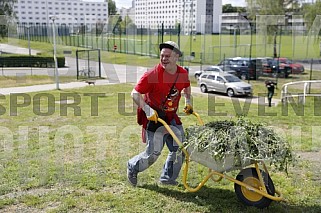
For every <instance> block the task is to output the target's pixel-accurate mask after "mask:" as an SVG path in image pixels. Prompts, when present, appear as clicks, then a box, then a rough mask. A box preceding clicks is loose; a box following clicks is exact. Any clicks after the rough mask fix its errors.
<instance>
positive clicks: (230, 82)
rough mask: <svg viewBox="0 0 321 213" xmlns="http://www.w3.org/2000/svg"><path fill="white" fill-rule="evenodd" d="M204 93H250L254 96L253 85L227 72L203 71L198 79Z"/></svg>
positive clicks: (231, 94) (233, 94)
mask: <svg viewBox="0 0 321 213" xmlns="http://www.w3.org/2000/svg"><path fill="white" fill-rule="evenodd" d="M198 84H199V86H200V89H201V91H202V92H203V93H206V92H209V91H215V92H220V93H225V94H227V95H228V96H230V97H232V96H236V95H249V96H252V85H251V84H248V83H246V82H244V81H241V79H239V78H238V77H236V76H235V75H232V74H227V73H218V72H211V73H208V72H206V73H203V74H202V75H201V76H200V78H199V81H198Z"/></svg>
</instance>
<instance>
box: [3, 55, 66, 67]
mask: <svg viewBox="0 0 321 213" xmlns="http://www.w3.org/2000/svg"><path fill="white" fill-rule="evenodd" d="M57 62H58V67H64V66H65V57H64V56H58V57H57ZM54 66H55V62H54V58H53V56H43V55H36V56H35V55H31V56H29V55H1V56H0V67H54Z"/></svg>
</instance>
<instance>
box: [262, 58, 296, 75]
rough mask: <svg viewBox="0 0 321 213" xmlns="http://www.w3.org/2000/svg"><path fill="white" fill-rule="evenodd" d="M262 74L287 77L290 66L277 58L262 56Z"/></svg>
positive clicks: (289, 72)
mask: <svg viewBox="0 0 321 213" xmlns="http://www.w3.org/2000/svg"><path fill="white" fill-rule="evenodd" d="M262 60H263V63H264V65H263V75H266V76H273V77H282V78H288V77H289V75H290V74H291V67H290V66H289V65H288V64H285V63H282V62H281V61H280V60H278V59H277V58H269V57H267V58H263V59H262Z"/></svg>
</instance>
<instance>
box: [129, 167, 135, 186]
mask: <svg viewBox="0 0 321 213" xmlns="http://www.w3.org/2000/svg"><path fill="white" fill-rule="evenodd" d="M127 179H128V182H129V183H130V184H131V185H132V186H136V185H137V173H135V172H131V171H129V169H127Z"/></svg>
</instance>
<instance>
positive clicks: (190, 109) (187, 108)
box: [183, 104, 193, 115]
mask: <svg viewBox="0 0 321 213" xmlns="http://www.w3.org/2000/svg"><path fill="white" fill-rule="evenodd" d="M183 112H185V113H186V115H190V114H193V107H192V105H190V104H186V106H185V107H184V110H183Z"/></svg>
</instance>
